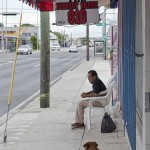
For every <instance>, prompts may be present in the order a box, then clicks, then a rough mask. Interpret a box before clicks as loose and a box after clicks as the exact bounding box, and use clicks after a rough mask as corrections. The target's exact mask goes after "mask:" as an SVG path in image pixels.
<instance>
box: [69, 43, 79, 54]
mask: <svg viewBox="0 0 150 150" xmlns="http://www.w3.org/2000/svg"><path fill="white" fill-rule="evenodd" d="M69 52H78V48H77V46H75V45H72V46H70V48H69Z"/></svg>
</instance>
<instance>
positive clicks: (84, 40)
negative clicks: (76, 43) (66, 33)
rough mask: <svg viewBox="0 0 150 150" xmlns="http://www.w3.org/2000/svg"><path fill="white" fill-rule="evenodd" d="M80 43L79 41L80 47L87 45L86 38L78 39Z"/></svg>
mask: <svg viewBox="0 0 150 150" xmlns="http://www.w3.org/2000/svg"><path fill="white" fill-rule="evenodd" d="M80 41H81V43H82V45H86V44H87V38H86V37H83V38H80Z"/></svg>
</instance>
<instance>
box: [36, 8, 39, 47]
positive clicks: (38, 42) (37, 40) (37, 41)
mask: <svg viewBox="0 0 150 150" xmlns="http://www.w3.org/2000/svg"><path fill="white" fill-rule="evenodd" d="M38 36H39V27H38V10H37V46H36V49H37V50H38V49H39V37H38Z"/></svg>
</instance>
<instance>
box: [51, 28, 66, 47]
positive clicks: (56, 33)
mask: <svg viewBox="0 0 150 150" xmlns="http://www.w3.org/2000/svg"><path fill="white" fill-rule="evenodd" d="M50 33H53V34H54V35H55V36H56V37H57V39H58V42H59V44H60V45H63V44H64V41H65V40H66V37H65V35H64V34H61V33H59V32H53V31H51V30H50Z"/></svg>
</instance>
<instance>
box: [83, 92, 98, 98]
mask: <svg viewBox="0 0 150 150" xmlns="http://www.w3.org/2000/svg"><path fill="white" fill-rule="evenodd" d="M97 95H98V94H97V93H94V92H93V91H90V92H87V93H82V94H81V97H82V98H85V97H96V96H97Z"/></svg>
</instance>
